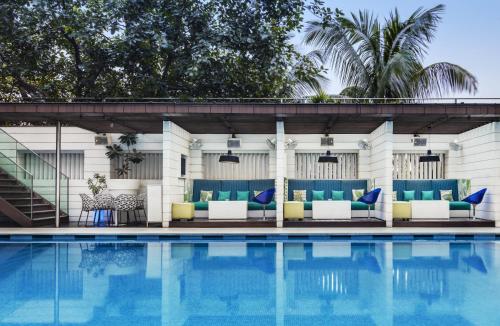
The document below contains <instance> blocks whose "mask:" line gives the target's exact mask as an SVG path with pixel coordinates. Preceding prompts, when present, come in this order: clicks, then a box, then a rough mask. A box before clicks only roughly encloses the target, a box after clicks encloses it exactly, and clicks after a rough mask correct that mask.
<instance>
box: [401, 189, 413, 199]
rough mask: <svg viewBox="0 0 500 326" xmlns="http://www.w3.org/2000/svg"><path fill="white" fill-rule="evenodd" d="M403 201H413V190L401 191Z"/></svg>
mask: <svg viewBox="0 0 500 326" xmlns="http://www.w3.org/2000/svg"><path fill="white" fill-rule="evenodd" d="M403 200H404V201H410V200H415V190H405V191H403Z"/></svg>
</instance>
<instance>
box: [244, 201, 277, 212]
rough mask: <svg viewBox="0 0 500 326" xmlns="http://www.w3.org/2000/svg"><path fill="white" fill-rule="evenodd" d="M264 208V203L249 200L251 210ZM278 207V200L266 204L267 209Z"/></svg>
mask: <svg viewBox="0 0 500 326" xmlns="http://www.w3.org/2000/svg"><path fill="white" fill-rule="evenodd" d="M263 209H264V205H262V204H259V203H256V202H254V201H249V202H248V210H249V211H260V210H263ZM275 209H276V202H274V201H272V202H270V203H269V205H266V210H270V211H272V210H275Z"/></svg>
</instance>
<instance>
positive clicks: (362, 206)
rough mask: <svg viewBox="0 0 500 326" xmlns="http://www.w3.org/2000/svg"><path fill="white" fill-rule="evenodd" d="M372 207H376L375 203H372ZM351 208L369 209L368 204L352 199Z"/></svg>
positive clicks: (356, 209)
mask: <svg viewBox="0 0 500 326" xmlns="http://www.w3.org/2000/svg"><path fill="white" fill-rule="evenodd" d="M370 208H371V209H374V208H375V205H371V206H370ZM351 210H353V211H364V210H368V204H365V203H362V202H360V201H352V202H351Z"/></svg>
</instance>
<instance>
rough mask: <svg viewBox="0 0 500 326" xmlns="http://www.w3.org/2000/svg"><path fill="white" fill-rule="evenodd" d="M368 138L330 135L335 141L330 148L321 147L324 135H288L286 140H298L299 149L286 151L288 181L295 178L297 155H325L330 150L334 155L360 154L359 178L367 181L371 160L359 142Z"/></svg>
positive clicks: (360, 135) (356, 135) (363, 136)
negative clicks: (361, 148) (359, 145)
mask: <svg viewBox="0 0 500 326" xmlns="http://www.w3.org/2000/svg"><path fill="white" fill-rule="evenodd" d="M285 132H286V130H285ZM368 136H369V135H364V134H359V135H358V134H352V135H351V134H330V137H333V139H334V145H333V146H331V147H329V148H328V147H327V146H321V143H320V141H321V137H325V135H324V134H288V135H286V137H285V139H289V138H291V139H294V140H296V141H297V147H296V148H295V149H288V150H287V151H286V155H287V165H286V177H287V178H288V179H293V178H295V170H296V169H295V154H296V153H324V152H326V151H327V150H328V149H329V150H330V151H331V152H332V153H358V178H359V179H367V178H368V174H367V171H368V166H369V159H368V156H367V151H362V150H359V147H358V142H359V141H360V140H362V139H368Z"/></svg>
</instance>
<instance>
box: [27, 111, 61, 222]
mask: <svg viewBox="0 0 500 326" xmlns="http://www.w3.org/2000/svg"><path fill="white" fill-rule="evenodd" d="M32 194H33V192H32ZM55 205H56V228H58V227H59V222H60V220H61V121H57V123H56V202H55ZM68 213H69V212H68ZM31 217H32V218H33V216H31Z"/></svg>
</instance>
